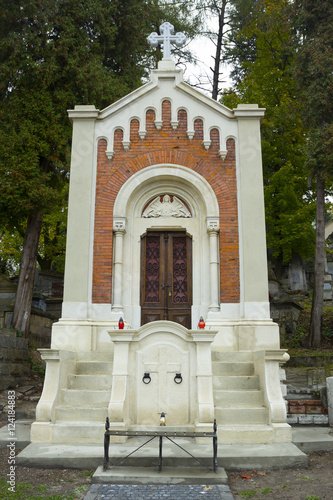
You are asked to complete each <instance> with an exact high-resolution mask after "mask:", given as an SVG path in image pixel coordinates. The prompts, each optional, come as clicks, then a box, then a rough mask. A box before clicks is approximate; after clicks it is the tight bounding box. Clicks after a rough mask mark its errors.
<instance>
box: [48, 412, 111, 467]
mask: <svg viewBox="0 0 333 500" xmlns="http://www.w3.org/2000/svg"><path fill="white" fill-rule="evenodd" d="M104 431H105V423H104V422H89V421H81V422H73V421H60V422H59V421H58V422H56V424H55V425H54V426H53V429H52V440H53V443H64V444H66V443H68V444H77V443H82V444H97V443H98V444H99V443H100V446H101V460H103V458H102V457H103V442H104Z"/></svg>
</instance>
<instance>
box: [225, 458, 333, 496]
mask: <svg viewBox="0 0 333 500" xmlns="http://www.w3.org/2000/svg"><path fill="white" fill-rule="evenodd" d="M332 471H333V451H330V452H318V453H314V454H311V455H309V466H308V468H304V467H302V468H297V469H278V470H271V471H261V470H260V471H258V470H252V471H247V472H243V471H242V472H229V473H228V478H229V487H230V489H231V491H232V493H233V495H234V498H235V500H240V499H244V498H251V499H252V500H258V499H261V500H262V499H267V500H269V499H272V500H273V499H274V500H332V498H333V475H332Z"/></svg>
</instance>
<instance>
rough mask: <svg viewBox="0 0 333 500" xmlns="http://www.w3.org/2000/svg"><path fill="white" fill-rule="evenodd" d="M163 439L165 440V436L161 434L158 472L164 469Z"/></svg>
mask: <svg viewBox="0 0 333 500" xmlns="http://www.w3.org/2000/svg"><path fill="white" fill-rule="evenodd" d="M162 440H163V437H162V436H160V453H159V459H158V472H161V470H162Z"/></svg>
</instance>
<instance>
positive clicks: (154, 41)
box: [147, 23, 186, 59]
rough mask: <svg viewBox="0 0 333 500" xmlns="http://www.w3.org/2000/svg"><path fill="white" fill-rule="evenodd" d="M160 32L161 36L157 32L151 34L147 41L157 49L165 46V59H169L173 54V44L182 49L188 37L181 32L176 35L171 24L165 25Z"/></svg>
mask: <svg viewBox="0 0 333 500" xmlns="http://www.w3.org/2000/svg"><path fill="white" fill-rule="evenodd" d="M160 32H161V34H160V35H158V34H157V33H156V32H154V33H151V34H150V35H149V37H148V38H147V40H148V42H149V43H150V45H152V46H153V47H157V46H158V44H161V45H163V59H168V58H169V57H170V53H171V51H170V49H171V47H170V45H171V43H173V44H175V45H177V47H182V46H183V45H184V44H185V42H186V36H185V35H184V33H181V32H179V33H176V34H175V35H174V34H173V32H174V27H173V26H172V24H170V23H163V24H162V25H161V26H160Z"/></svg>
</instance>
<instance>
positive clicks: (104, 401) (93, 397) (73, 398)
mask: <svg viewBox="0 0 333 500" xmlns="http://www.w3.org/2000/svg"><path fill="white" fill-rule="evenodd" d="M110 396H111V391H110V390H100V391H89V390H76V389H62V390H61V402H62V404H63V405H71V406H82V405H84V406H98V407H101V406H108V404H109V401H110Z"/></svg>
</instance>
